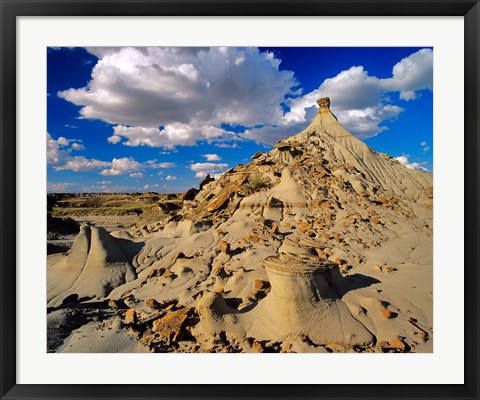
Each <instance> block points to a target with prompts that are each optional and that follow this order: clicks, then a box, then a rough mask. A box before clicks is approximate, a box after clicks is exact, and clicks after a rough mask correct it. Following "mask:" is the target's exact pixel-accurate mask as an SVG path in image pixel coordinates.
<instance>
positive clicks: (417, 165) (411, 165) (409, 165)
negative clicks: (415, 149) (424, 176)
mask: <svg viewBox="0 0 480 400" xmlns="http://www.w3.org/2000/svg"><path fill="white" fill-rule="evenodd" d="M408 157H409V156H408V155H403V156H398V157H395V160H397V161H398V162H399V163H400V164H403V165H405V166H406V167H407V168H409V169H415V170H417V171H426V172H428V169H427V168H425V167H424V165H425V164H426V162H424V163H418V162H410V161H409V159H408Z"/></svg>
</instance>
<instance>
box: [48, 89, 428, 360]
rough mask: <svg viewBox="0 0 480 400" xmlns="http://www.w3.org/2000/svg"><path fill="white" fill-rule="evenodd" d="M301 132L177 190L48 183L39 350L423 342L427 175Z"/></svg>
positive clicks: (333, 122)
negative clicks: (68, 190) (58, 190)
mask: <svg viewBox="0 0 480 400" xmlns="http://www.w3.org/2000/svg"><path fill="white" fill-rule="evenodd" d="M318 105H319V110H318V113H317V115H316V117H315V118H314V120H313V121H312V123H311V124H310V125H309V126H308V127H307V128H306V129H305V130H304V131H302V132H300V133H298V134H296V135H294V136H291V137H288V138H285V139H283V140H281V141H279V142H278V143H277V144H276V145H275V146H274V148H273V149H272V150H271V151H268V152H266V153H261V152H258V153H256V154H254V155H253V156H252V161H251V162H250V163H248V164H246V165H238V166H236V167H235V168H232V169H230V170H228V171H226V172H225V173H224V174H222V175H221V176H220V177H219V179H217V180H214V179H212V178H210V177H206V178H205V179H204V180H203V181H202V182H201V183H200V185H199V188H198V189H197V188H192V189H190V190H189V191H187V192H186V193H182V194H170V195H166V194H155V193H147V194H117V195H87V194H85V195H60V194H52V195H49V210H48V218H49V233H48V235H49V237H48V239H49V241H48V243H49V247H48V248H49V251H48V252H49V255H48V261H47V264H48V287H47V321H48V326H47V329H48V332H47V338H48V343H47V347H48V351H49V352H320V353H327V352H379V353H381V352H383V353H385V352H390V353H398V352H432V351H433V313H432V309H433V295H432V290H433V289H432V287H433V269H432V267H433V263H432V255H433V254H432V232H433V230H432V222H433V213H432V195H433V186H432V184H433V177H432V175H431V174H430V173H426V172H419V171H415V170H411V169H407V168H406V167H405V166H403V165H402V164H400V163H399V162H398V161H396V160H395V159H393V158H392V157H390V156H389V155H386V154H380V153H377V152H375V151H373V150H372V149H370V148H369V147H368V146H367V145H366V144H364V143H363V142H361V141H360V140H358V139H357V138H355V137H354V136H353V135H351V134H350V133H349V132H347V131H346V130H344V129H343V128H342V127H341V126H340V124H339V123H338V121H337V119H336V118H335V116H334V115H333V114H332V113H331V111H330V101H329V99H328V98H323V99H320V100H318Z"/></svg>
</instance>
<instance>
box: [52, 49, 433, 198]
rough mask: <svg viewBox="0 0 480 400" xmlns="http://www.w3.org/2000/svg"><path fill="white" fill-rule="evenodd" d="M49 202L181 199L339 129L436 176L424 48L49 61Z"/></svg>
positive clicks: (97, 55) (69, 55)
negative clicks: (255, 160)
mask: <svg viewBox="0 0 480 400" xmlns="http://www.w3.org/2000/svg"><path fill="white" fill-rule="evenodd" d="M47 52H48V53H47V62H48V65H47V75H48V76H47V96H48V97H47V163H48V190H49V191H50V192H136V191H138V192H145V191H155V192H176V191H184V190H186V189H188V188H190V187H192V186H196V185H198V183H199V181H200V180H201V179H202V177H204V176H205V175H206V174H207V173H210V174H220V173H222V172H223V171H225V170H226V169H228V168H230V167H234V166H235V165H237V164H239V163H246V162H248V161H249V160H250V156H251V155H253V154H254V153H255V152H257V151H258V150H261V151H267V150H269V149H271V148H272V145H273V144H274V143H275V142H276V141H277V140H279V139H281V138H283V137H287V136H290V135H292V134H295V133H297V132H300V131H301V130H302V129H304V128H305V127H306V126H307V125H308V124H309V122H310V121H311V119H312V118H313V116H314V115H315V112H316V103H315V100H316V99H317V98H319V97H324V96H329V97H330V99H331V109H332V111H333V113H334V114H335V115H336V116H337V117H338V119H339V121H340V123H342V125H343V126H344V127H345V128H346V129H347V130H349V131H350V132H351V133H352V134H354V135H356V136H357V137H359V138H360V139H362V140H364V141H365V142H366V143H367V144H368V145H369V146H370V147H372V148H373V149H374V150H376V151H379V152H384V153H388V154H390V155H392V156H393V157H396V158H397V159H398V160H399V161H400V162H402V163H404V164H405V165H407V166H408V167H409V168H415V169H427V170H429V171H432V170H433V165H432V139H433V93H432V90H433V87H432V82H433V50H432V49H431V48H407V47H393V48H379V47H376V48H348V47H342V48H334V47H329V48H256V47H248V48H234V47H226V48H218V47H213V48H164V47H148V48H147V47H140V48H121V47H97V48H49V49H48V50H47Z"/></svg>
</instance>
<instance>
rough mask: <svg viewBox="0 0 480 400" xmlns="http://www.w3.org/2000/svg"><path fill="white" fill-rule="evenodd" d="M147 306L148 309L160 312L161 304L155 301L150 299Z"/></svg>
mask: <svg viewBox="0 0 480 400" xmlns="http://www.w3.org/2000/svg"><path fill="white" fill-rule="evenodd" d="M145 304H146V305H147V307H148V308H151V309H152V310H158V309H159V308H161V305H160V303H159V302H158V301H157V300H155V299H148V300H147V301H146V302H145Z"/></svg>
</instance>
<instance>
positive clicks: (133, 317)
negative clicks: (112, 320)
mask: <svg viewBox="0 0 480 400" xmlns="http://www.w3.org/2000/svg"><path fill="white" fill-rule="evenodd" d="M135 322H137V313H136V311H135V310H134V309H132V308H131V309H130V310H127V312H126V313H125V323H126V324H130V325H131V324H134V323H135Z"/></svg>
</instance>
